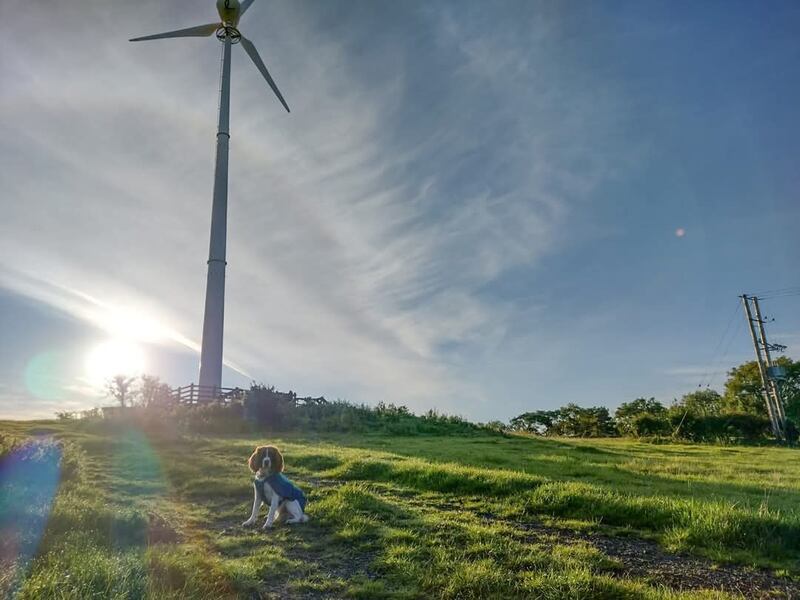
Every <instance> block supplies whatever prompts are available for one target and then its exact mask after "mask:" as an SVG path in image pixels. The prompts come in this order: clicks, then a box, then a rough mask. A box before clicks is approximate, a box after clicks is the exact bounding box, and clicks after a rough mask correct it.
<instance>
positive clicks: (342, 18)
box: [0, 0, 800, 420]
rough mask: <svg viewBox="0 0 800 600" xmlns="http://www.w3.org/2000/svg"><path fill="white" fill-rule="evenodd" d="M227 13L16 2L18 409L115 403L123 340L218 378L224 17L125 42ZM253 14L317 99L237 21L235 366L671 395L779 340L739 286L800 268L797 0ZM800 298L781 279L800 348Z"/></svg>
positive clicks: (555, 396)
mask: <svg viewBox="0 0 800 600" xmlns="http://www.w3.org/2000/svg"><path fill="white" fill-rule="evenodd" d="M214 18H215V10H214V6H213V2H210V1H208V2H200V1H191V2H189V1H188V0H180V1H171V2H161V3H159V2H152V1H150V0H146V1H143V2H135V3H132V2H123V1H122V0H113V1H107V0H103V1H100V0H95V1H93V2H85V3H82V4H81V7H80V8H78V7H76V6H75V5H74V4H70V3H55V4H53V3H45V2H28V3H24V4H22V5H18V6H17V5H15V6H14V7H13V9H12V8H11V6H6V5H3V6H2V7H0V34H2V35H0V75H2V80H3V85H2V86H0V178H1V179H2V182H3V192H2V204H3V212H4V219H2V221H0V325H1V326H2V336H0V357H2V361H0V416H2V417H28V416H31V417H32V416H50V415H52V414H53V413H54V411H56V410H71V409H78V408H83V407H91V406H95V405H99V404H104V403H105V402H107V400H104V399H103V398H102V394H101V393H100V392H99V391H98V389H97V381H98V374H99V373H101V372H102V369H101V368H100V366H102V365H105V366H106V367H108V365H107V364H106V363H104V362H103V361H104V360H106V359H107V354H108V349H109V348H112V347H114V346H113V344H115V343H118V342H119V343H124V344H127V346H126V347H127V348H131V347H133V348H135V349H136V352H138V354H136V356H135V358H136V361H134V362H135V363H136V368H140V369H142V370H146V371H148V372H151V373H154V374H157V375H159V376H160V377H161V378H162V379H164V380H165V381H167V382H169V383H171V384H173V385H179V384H186V383H189V382H190V381H192V380H193V379H195V378H196V373H197V362H198V356H197V347H198V344H199V335H200V328H201V323H202V299H203V290H204V284H205V258H206V253H207V245H208V228H209V220H210V203H211V185H212V178H213V158H214V157H213V153H214V132H215V124H216V103H217V85H218V81H217V78H218V61H219V44H218V43H217V42H216V41H215V40H214V39H213V38H212V39H180V40H165V41H159V42H147V43H142V44H130V43H128V42H127V41H126V40H127V39H128V38H129V37H132V36H136V35H145V34H149V33H156V32H160V31H164V30H170V29H176V28H181V27H188V26H191V25H196V24H202V23H207V22H209V21H211V20H213V19H214ZM241 29H242V31H243V32H244V33H245V34H246V35H247V36H248V37H249V38H250V39H251V40H252V41H253V42H254V43H255V44H256V46H257V47H258V48H259V50H260V52H261V55H262V57H263V58H264V60H265V61H266V63H267V65H268V66H269V68H270V70H271V72H272V74H273V76H274V77H275V79H276V81H277V83H278V85H279V87H280V88H281V90H282V92H283V94H284V96H285V97H286V99H287V101H288V102H289V105H290V106H291V108H292V113H291V115H287V114H286V113H285V112H283V109H282V108H281V107H280V105H279V104H278V103H277V101H276V100H275V99H274V98H273V97H272V96H271V92H270V91H269V89H268V88H267V87H266V85H265V84H264V82H263V80H262V79H261V78H260V76H259V74H258V72H257V71H256V70H255V69H254V68H253V66H252V65H251V64H249V61H247V60H246V57H245V55H244V53H243V52H241V51H240V49H238V48H237V49H236V52H235V53H234V60H233V86H232V118H231V128H232V130H231V131H232V138H231V173H230V196H229V222H228V224H229V230H228V231H229V234H228V239H229V246H228V273H227V277H228V279H227V284H228V285H227V298H226V341H225V358H226V362H227V363H228V365H229V366H228V367H227V368H226V371H225V374H224V382H225V383H226V384H229V385H243V384H246V383H248V382H249V381H250V380H251V379H255V380H258V381H263V382H266V383H270V384H274V385H276V386H278V387H279V388H281V389H294V390H296V391H297V392H299V393H300V394H303V395H305V394H310V395H315V396H316V395H325V396H327V397H329V398H337V397H339V398H346V399H348V400H351V401H354V402H366V403H375V402H378V401H381V400H383V401H387V402H395V403H401V404H406V405H408V406H409V407H410V408H412V409H413V410H416V411H420V410H426V409H428V408H437V409H439V410H443V411H445V412H450V413H458V414H462V415H464V416H467V417H469V418H472V419H477V420H489V419H492V418H499V419H503V420H505V419H508V418H510V417H513V416H515V415H517V414H519V413H520V412H523V411H525V410H532V409H538V408H552V407H556V406H559V405H562V404H564V403H567V402H577V403H579V404H583V405H598V404H604V405H607V406H609V407H614V406H616V405H618V404H619V403H620V402H623V401H626V400H630V399H633V398H635V397H637V396H656V397H657V398H659V399H661V400H663V401H665V402H669V401H671V400H672V399H673V398H675V397H678V396H680V395H681V394H683V393H686V392H688V391H692V390H693V389H696V387H697V385H698V383H701V382H703V383H705V382H707V381H708V380H709V379H711V380H712V381H711V383H712V384H713V385H717V386H719V385H720V384H721V381H722V375H721V374H720V375H717V376H716V377H712V376H710V375H707V373H708V372H709V370H710V371H712V372H713V371H720V370H724V369H725V368H727V367H728V366H730V365H733V364H736V363H737V362H740V361H743V360H747V359H749V358H750V353H751V350H750V346H749V340H748V338H747V335H746V331H745V329H744V322H743V321H744V320H743V318H741V317H740V315H739V314H738V313H736V310H737V295H738V294H741V293H742V292H755V291H760V290H765V289H775V288H784V287H789V286H796V285H800V277H798V271H797V264H798V259H799V258H800V241H798V236H797V223H798V218H799V217H800V202H798V190H799V189H800V165H799V164H798V156H800V119H798V118H797V110H796V107H797V106H800V77H799V76H798V74H797V68H796V67H797V64H798V63H799V62H800V39H798V37H797V35H796V32H797V31H798V30H800V6H798V5H797V3H794V2H773V3H770V5H769V7H768V10H767V9H766V8H765V7H764V5H760V4H758V3H755V2H751V3H744V2H742V3H738V2H718V3H717V2H707V3H702V4H697V3H688V2H687V3H683V2H660V3H655V2H627V3H625V2H614V3H596V2H594V3H588V2H587V3H583V4H580V3H559V2H532V1H520V2H511V1H508V2H501V3H485V2H484V3H478V2H438V3H431V2H402V3H398V2H388V1H364V2H357V1H334V0H324V1H323V0H320V1H317V2H311V1H303V2H296V1H292V2H289V1H269V2H268V1H265V0H256V3H255V4H254V5H253V7H252V8H251V9H250V11H249V12H248V14H247V15H246V17H245V18H244V19H243V20H242V23H241ZM21 31H22V32H24V35H25V43H24V44H20V43H19V33H20V32H21ZM678 229H682V230H683V231H684V235H682V236H678V235H676V231H677V230H678ZM797 307H798V297H796V296H795V297H788V298H780V299H774V300H770V301H768V302H767V303H765V310H766V311H767V312H768V314H770V315H772V316H774V317H775V318H776V321H775V322H774V323H771V324H770V329H769V333H770V334H771V336H772V337H773V338H775V341H782V342H783V343H786V344H788V345H789V346H790V348H789V354H790V355H792V356H795V357H797V356H798V353H797V349H796V348H797V344H800V313H798V310H797ZM734 315H735V316H734ZM729 323H732V325H731V327H730V328H729V329H728V330H729V339H726V340H725V344H724V345H723V349H722V350H727V351H726V352H724V353H723V351H722V350H720V351H719V352H716V353H715V352H714V350H715V348H716V346H717V345H718V342H719V339H720V337H721V336H722V334H723V332H724V331H726V328H728V324H729ZM737 328H738V329H737ZM109 344H112V346H109ZM720 354H724V356H723V357H720V356H719V355H720ZM130 360H133V359H130ZM106 362H107V361H106Z"/></svg>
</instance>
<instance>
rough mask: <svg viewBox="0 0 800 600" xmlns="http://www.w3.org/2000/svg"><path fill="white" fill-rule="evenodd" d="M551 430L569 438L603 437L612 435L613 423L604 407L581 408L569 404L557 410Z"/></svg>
mask: <svg viewBox="0 0 800 600" xmlns="http://www.w3.org/2000/svg"><path fill="white" fill-rule="evenodd" d="M552 429H553V433H556V434H557V435H566V436H570V437H605V436H609V435H614V421H613V420H612V419H611V414H610V413H609V412H608V409H607V408H606V407H605V406H593V407H591V408H582V407H580V406H578V405H577V404H574V403H570V404H567V405H566V406H564V407H562V408H559V409H558V411H557V418H556V421H555V422H554V423H553V427H552Z"/></svg>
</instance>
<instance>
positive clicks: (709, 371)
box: [697, 301, 739, 387]
mask: <svg viewBox="0 0 800 600" xmlns="http://www.w3.org/2000/svg"><path fill="white" fill-rule="evenodd" d="M733 308H734V311H733V312H732V313H731V316H730V319H728V324H727V325H726V326H725V330H724V332H723V333H722V337H720V338H719V341H717V345H716V346H714V351H713V352H712V353H711V360H710V361H709V363H708V369H707V370H706V372H705V373H703V376H702V377H701V378H700V382H699V383H698V384H697V387H703V382H704V381H705V380H706V378H707V377H708V376H709V375H712V376H713V375H714V374H715V371H714V368H715V367H716V364H717V353H718V352H719V350H720V349H721V348H722V344H723V342H724V341H725V338H726V336H727V335H728V332H729V331H730V329H731V325H732V324H733V320H734V318H736V315H737V314H738V313H739V302H738V301H737V302H736V305H735V306H734V307H733ZM729 345H730V344H729ZM709 385H711V381H710V380H709V382H708V383H707V384H706V387H708V386H709Z"/></svg>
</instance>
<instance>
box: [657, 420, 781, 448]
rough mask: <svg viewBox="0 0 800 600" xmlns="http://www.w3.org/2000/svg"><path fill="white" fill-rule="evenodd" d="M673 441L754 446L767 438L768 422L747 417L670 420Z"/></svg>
mask: <svg viewBox="0 0 800 600" xmlns="http://www.w3.org/2000/svg"><path fill="white" fill-rule="evenodd" d="M670 421H671V424H672V426H673V427H674V428H675V429H676V432H675V435H676V437H680V438H683V439H686V440H690V441H694V442H734V443H735V442H743V441H746V442H754V441H759V440H763V439H766V438H768V437H769V436H770V432H771V429H770V423H769V419H767V418H766V417H762V416H760V415H753V414H750V413H732V414H729V415H706V416H699V415H696V414H692V413H689V412H687V413H685V416H684V415H680V414H677V413H674V414H672V415H671V416H670Z"/></svg>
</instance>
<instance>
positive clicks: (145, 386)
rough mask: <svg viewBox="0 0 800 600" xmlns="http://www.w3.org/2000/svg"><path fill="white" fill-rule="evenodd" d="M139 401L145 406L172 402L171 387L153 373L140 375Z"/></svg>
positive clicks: (163, 404)
mask: <svg viewBox="0 0 800 600" xmlns="http://www.w3.org/2000/svg"><path fill="white" fill-rule="evenodd" d="M140 381H141V383H140V384H139V393H138V396H139V402H140V404H141V405H142V406H145V407H148V408H149V407H155V406H167V405H169V404H171V403H172V389H171V388H170V387H169V386H168V385H167V384H166V383H163V382H162V381H161V380H160V379H159V378H158V377H156V376H155V375H142V376H141V378H140Z"/></svg>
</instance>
